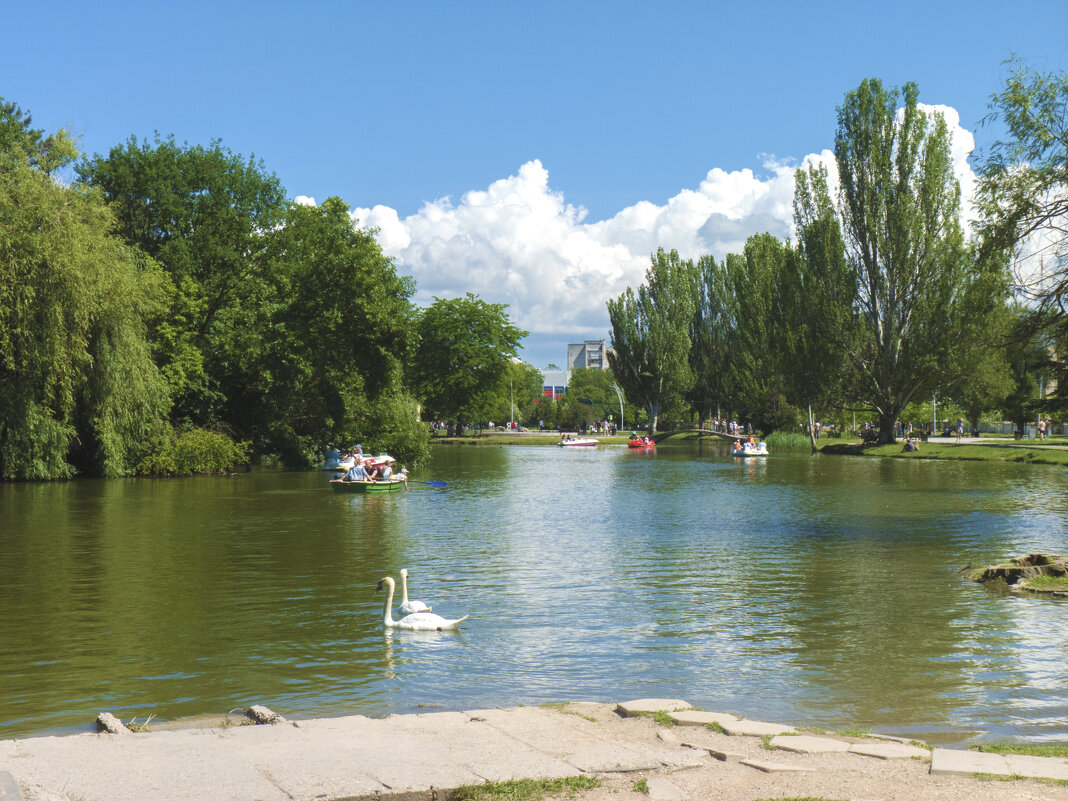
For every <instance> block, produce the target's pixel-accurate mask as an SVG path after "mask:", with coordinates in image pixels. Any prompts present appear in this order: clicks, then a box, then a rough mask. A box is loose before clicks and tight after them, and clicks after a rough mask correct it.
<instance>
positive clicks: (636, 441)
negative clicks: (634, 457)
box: [627, 439, 656, 448]
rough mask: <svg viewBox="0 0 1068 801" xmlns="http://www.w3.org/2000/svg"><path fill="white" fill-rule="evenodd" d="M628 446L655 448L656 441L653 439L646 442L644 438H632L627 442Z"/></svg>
mask: <svg viewBox="0 0 1068 801" xmlns="http://www.w3.org/2000/svg"><path fill="white" fill-rule="evenodd" d="M627 447H628V448H655V447H656V443H655V442H653V441H652V440H649V441H648V442H646V441H645V440H644V439H632V440H630V441H629V442H628V443H627Z"/></svg>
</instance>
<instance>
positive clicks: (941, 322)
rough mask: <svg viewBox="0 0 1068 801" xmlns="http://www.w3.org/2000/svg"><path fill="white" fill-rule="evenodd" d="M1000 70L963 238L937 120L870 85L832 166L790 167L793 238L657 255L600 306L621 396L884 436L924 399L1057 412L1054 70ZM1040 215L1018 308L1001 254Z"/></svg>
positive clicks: (847, 123)
mask: <svg viewBox="0 0 1068 801" xmlns="http://www.w3.org/2000/svg"><path fill="white" fill-rule="evenodd" d="M1012 70H1013V71H1012V77H1011V78H1010V81H1009V84H1008V86H1007V88H1006V91H1005V92H1004V93H1001V94H998V95H995V96H994V99H993V103H992V109H993V111H992V113H993V114H994V115H995V116H999V115H1000V116H1001V117H1002V118H1004V119H1006V120H1008V121H1009V122H1010V123H1012V124H1011V125H1010V128H1011V130H1012V133H1013V135H1014V136H1015V137H1016V139H1015V141H1014V142H1011V143H998V146H997V147H996V148H995V154H996V155H1000V158H993V159H991V161H990V162H988V164H987V165H986V167H985V168H984V170H983V173H982V181H981V183H980V194H979V202H980V210H981V212H982V214H983V218H982V222H981V224H980V226H979V228H978V230H977V232H976V234H977V235H976V236H975V237H974V238H973V239H971V240H969V241H966V240H965V237H964V235H963V232H962V230H961V224H960V203H961V192H960V186H959V184H958V182H957V180H956V178H955V176H954V172H953V162H952V157H951V152H950V136H949V131H948V129H947V127H946V124H945V121H944V120H943V119H942V118H941V116H940V115H938V114H937V113H927V112H925V111H924V110H923V109H921V108H920V107H919V104H918V96H919V93H918V90H917V88H916V86H915V85H914V84H907V85H906V86H904V87H903V88H901V89H891V88H887V87H885V86H884V85H883V84H882V83H881V82H880V81H878V80H865V81H864V82H863V83H861V85H860V86H859V87H858V88H857V89H856V90H854V91H852V92H850V93H849V94H848V95H847V96H846V98H845V100H844V102H843V104H842V105H841V106H840V107H839V109H838V126H837V130H836V133H835V146H834V153H835V157H836V160H837V168H838V174H837V176H834V178H832V177H831V176H829V175H828V174H827V171H826V169H825V168H822V167H820V166H816V165H813V166H809V167H807V168H802V169H799V170H798V171H797V172H796V174H795V191H794V226H795V232H796V241H795V242H790V241H781V240H779V239H777V238H776V237H774V236H772V235H770V234H760V235H756V236H752V237H750V238H749V240H748V241H747V242H746V244H745V248H744V250H743V252H742V253H740V254H728V255H727V256H726V257H725V258H724V259H722V260H716V259H715V258H713V257H711V256H703V257H701V258H699V259H697V260H696V261H694V260H691V259H682V258H680V257H679V255H678V253H676V252H675V251H670V252H665V251H663V250H661V251H659V252H657V254H656V255H655V256H654V257H653V259H652V263H651V266H650V268H649V270H648V272H647V273H646V281H645V283H644V284H643V285H641V286H640V287H639V288H638V289H637V291H634V290H632V289H630V288H628V289H627V291H626V292H625V293H624V294H623V295H621V296H620V297H619V298H617V299H615V300H611V301H609V302H608V312H609V317H610V320H611V326H612V330H611V335H612V350H611V352H610V354H609V360H610V364H611V367H612V370H613V372H614V374H615V376H616V378H617V380H618V381H619V383H620V385H621V386H622V387H623V389H624V391H625V393H626V395H627V397H628V399H630V400H632V401H635V402H638V403H641V404H642V405H643V406H644V407H645V408H646V409H647V410H648V415H649V420H650V422H651V424H652V425H653V426H654V427H655V425H656V423H657V420H658V418H659V417H660V416H661V415H662V414H663V413H665V412H669V413H670V414H671V415H672V416H673V419H679V418H680V417H682V416H684V415H689V416H690V417H691V418H698V419H708V418H710V417H720V416H725V417H728V418H735V417H737V418H739V419H742V420H746V421H749V422H751V423H752V424H753V425H754V426H755V427H756V428H757V429H759V430H762V431H764V432H770V431H773V430H781V431H797V430H798V425H799V424H802V423H804V422H806V421H807V422H809V423H811V422H812V420H816V419H818V420H824V421H827V420H834V421H839V422H845V421H846V415H847V414H849V413H853V414H858V413H859V415H860V416H861V418H860V419H862V420H864V419H873V420H875V421H876V422H877V424H878V426H879V431H880V440H881V441H883V442H891V441H893V439H894V431H895V423H896V422H898V421H901V420H908V419H917V420H923V419H926V420H930V419H931V416H930V406H931V402H932V398H933V397H937V398H938V402H939V403H941V404H943V406H942V407H941V408H943V409H944V408H945V405H946V404H948V405H949V408H951V409H952V410H953V411H959V412H960V414H961V415H962V416H966V417H967V418H969V419H970V420H971V421H972V424H973V425H975V424H977V422H978V420H979V418H980V417H981V416H982V415H983V414H984V413H986V412H989V411H992V410H998V412H999V414H1003V415H1005V416H1007V417H1008V418H1009V419H1012V420H1015V421H1017V422H1018V423H1020V424H1022V423H1023V422H1024V421H1026V420H1027V419H1033V415H1035V414H1037V413H1039V412H1041V411H1051V410H1055V409H1056V408H1058V407H1059V406H1060V405H1061V403H1062V401H1061V400H1059V399H1058V396H1057V393H1053V395H1052V397H1046V393H1045V392H1043V391H1042V389H1043V387H1052V386H1053V385H1054V379H1055V378H1056V377H1057V376H1061V377H1063V368H1064V365H1063V359H1062V357H1063V355H1064V353H1065V352H1066V346H1068V322H1066V319H1068V317H1066V314H1065V311H1064V309H1065V306H1064V304H1063V302H1062V301H1063V292H1064V289H1065V287H1066V285H1068V283H1066V280H1065V279H1066V278H1068V268H1066V266H1065V262H1064V253H1065V249H1064V231H1065V230H1066V229H1065V228H1064V227H1063V224H1064V221H1065V207H1064V205H1063V198H1064V196H1065V192H1064V190H1065V187H1066V186H1068V181H1066V179H1068V175H1066V170H1065V165H1066V159H1065V144H1066V142H1068V139H1066V138H1065V137H1064V132H1065V131H1064V125H1065V121H1064V116H1063V110H1064V107H1065V102H1064V101H1065V99H1066V97H1068V90H1066V88H1065V87H1066V86H1068V82H1066V81H1065V76H1064V75H1063V74H1062V75H1055V76H1044V75H1039V74H1037V73H1034V72H1031V71H1029V70H1027V69H1026V68H1025V67H1024V66H1023V65H1021V64H1019V63H1014V64H1013V65H1012ZM1051 125H1052V126H1054V130H1059V131H1060V134H1059V136H1060V138H1059V140H1058V139H1057V135H1054V136H1053V137H1052V140H1051V138H1050V135H1049V134H1048V131H1049V130H1050V126H1051ZM1057 125H1059V129H1057V128H1056V126H1057ZM1043 131H1046V133H1044V132H1043ZM999 148H1000V149H999ZM1036 148H1042V153H1043V154H1044V156H1045V158H1046V161H1045V162H1044V163H1037V159H1035V158H1034V157H1033V154H1035V152H1036ZM1028 154H1032V157H1031V158H1029V159H1028V163H1026V164H1021V163H1020V161H1019V159H1020V157H1021V156H1027V155H1028ZM1013 156H1015V157H1016V160H1014V159H1013V158H1012V157H1013ZM1036 171H1038V172H1037V173H1036ZM834 179H836V180H834ZM1038 188H1041V191H1040V192H1038V191H1032V190H1037V189H1038ZM1058 195H1059V197H1060V200H1057V197H1058ZM1058 203H1059V204H1060V205H1059V206H1058V205H1057V204H1058ZM1058 215H1059V217H1058ZM1042 225H1046V226H1047V228H1046V229H1045V230H1046V232H1047V233H1050V234H1051V235H1052V237H1053V239H1054V240H1056V237H1057V236H1058V228H1057V226H1061V227H1060V228H1059V237H1060V239H1059V244H1058V245H1057V246H1056V247H1055V248H1054V249H1053V251H1050V252H1057V253H1059V256H1058V257H1057V258H1056V259H1048V260H1047V261H1046V263H1045V276H1044V277H1045V279H1046V280H1045V283H1043V284H1042V285H1040V286H1032V287H1031V289H1032V290H1035V291H1033V292H1032V295H1031V297H1030V298H1026V299H1027V300H1030V301H1036V302H1029V303H1023V302H1021V300H1023V299H1025V298H1023V297H1022V295H1021V289H1023V288H1025V287H1024V286H1023V284H1022V283H1021V280H1020V273H1019V272H1017V274H1016V281H1015V282H1014V281H1013V273H1012V271H1011V270H1010V265H1011V264H1013V256H1014V255H1015V256H1021V255H1022V253H1021V246H1022V243H1023V242H1024V239H1025V237H1026V236H1028V235H1029V234H1031V233H1034V232H1035V231H1036V230H1043V229H1041V226H1042ZM1016 264H1017V266H1022V267H1023V268H1025V269H1026V267H1027V265H1026V264H1023V263H1021V262H1019V261H1018V260H1017V262H1016ZM1051 267H1052V268H1053V269H1051ZM1051 273H1056V274H1057V275H1058V276H1059V278H1058V280H1053V281H1051V280H1050V274H1051ZM1064 387H1065V384H1064V382H1063V380H1062V381H1061V382H1060V389H1061V393H1060V395H1061V396H1063V389H1064ZM924 404H926V409H923V408H922V406H923V405H924ZM924 412H926V418H924V417H923V414H924Z"/></svg>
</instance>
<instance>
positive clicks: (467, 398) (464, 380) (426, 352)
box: [411, 292, 527, 426]
mask: <svg viewBox="0 0 1068 801" xmlns="http://www.w3.org/2000/svg"><path fill="white" fill-rule="evenodd" d="M506 309H507V306H506V305H504V304H500V303H486V302H485V301H484V300H482V299H481V298H479V297H478V296H477V295H474V294H472V293H470V292H468V293H467V294H466V295H465V296H464V297H462V298H451V299H445V298H435V299H434V302H433V303H432V304H431V305H430V306H429V307H428V308H426V309H424V310H423V311H422V313H421V314H419V317H418V322H417V324H416V330H417V331H418V345H417V347H416V350H415V356H414V359H413V362H412V366H411V384H412V386H413V388H414V391H415V393H416V395H417V396H418V397H419V398H421V399H422V401H423V404H424V416H428V417H436V418H443V419H447V420H456V422H457V424H459V425H461V426H462V425H463V424H464V423H465V422H470V421H478V420H486V419H488V412H489V408H490V406H491V405H492V402H493V398H494V397H495V395H496V394H497V393H498V392H499V389H500V387H501V381H502V379H505V378H506V377H507V375H508V369H509V364H510V363H511V360H512V358H513V357H515V355H516V353H517V352H518V349H519V345H520V343H521V342H522V341H523V337H525V336H526V335H527V332H526V331H522V330H520V329H519V328H517V327H516V326H515V325H513V324H512V322H511V320H510V319H509V317H508V313H507V311H506Z"/></svg>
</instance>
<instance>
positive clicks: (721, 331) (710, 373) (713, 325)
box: [686, 256, 737, 425]
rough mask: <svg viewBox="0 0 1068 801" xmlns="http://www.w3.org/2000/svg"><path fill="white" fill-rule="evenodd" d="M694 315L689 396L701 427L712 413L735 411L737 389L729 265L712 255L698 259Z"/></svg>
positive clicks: (733, 302)
mask: <svg viewBox="0 0 1068 801" xmlns="http://www.w3.org/2000/svg"><path fill="white" fill-rule="evenodd" d="M696 270H697V285H696V292H695V301H694V315H693V320H692V322H691V323H690V343H691V347H690V353H689V359H690V371H691V373H692V375H693V379H694V380H693V386H692V387H691V388H690V390H689V392H687V393H686V400H687V402H688V403H689V406H690V410H691V412H693V413H695V414H696V415H697V418H698V420H697V422H698V425H701V424H703V421H704V420H705V419H707V418H708V417H709V416H711V415H712V414H713V413H714V414H716V415H717V416H718V415H720V414H722V413H723V410H724V409H733V408H734V406H735V402H736V401H735V398H736V391H737V388H736V387H735V385H734V383H733V382H732V381H731V379H730V356H731V351H730V348H731V335H732V334H733V332H734V331H735V330H736V322H737V309H736V304H735V297H734V293H733V292H732V291H731V286H730V281H729V279H728V276H727V272H726V263H725V262H723V263H717V262H716V260H715V258H713V257H712V256H702V257H701V258H699V259H698V260H697V265H696Z"/></svg>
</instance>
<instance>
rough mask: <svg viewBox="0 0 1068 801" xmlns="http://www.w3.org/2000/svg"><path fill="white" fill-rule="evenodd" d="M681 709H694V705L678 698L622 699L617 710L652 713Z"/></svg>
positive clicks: (625, 713) (627, 712)
mask: <svg viewBox="0 0 1068 801" xmlns="http://www.w3.org/2000/svg"><path fill="white" fill-rule="evenodd" d="M681 709H693V706H692V705H691V704H690V703H689V702H687V701H682V700H680V699H678V698H638V699H636V700H634V701H622V702H620V703H619V704H617V705H616V711H617V712H620V713H621V714H624V715H628V716H629V715H652V714H653V713H655V712H677V711H679V710H681Z"/></svg>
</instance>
